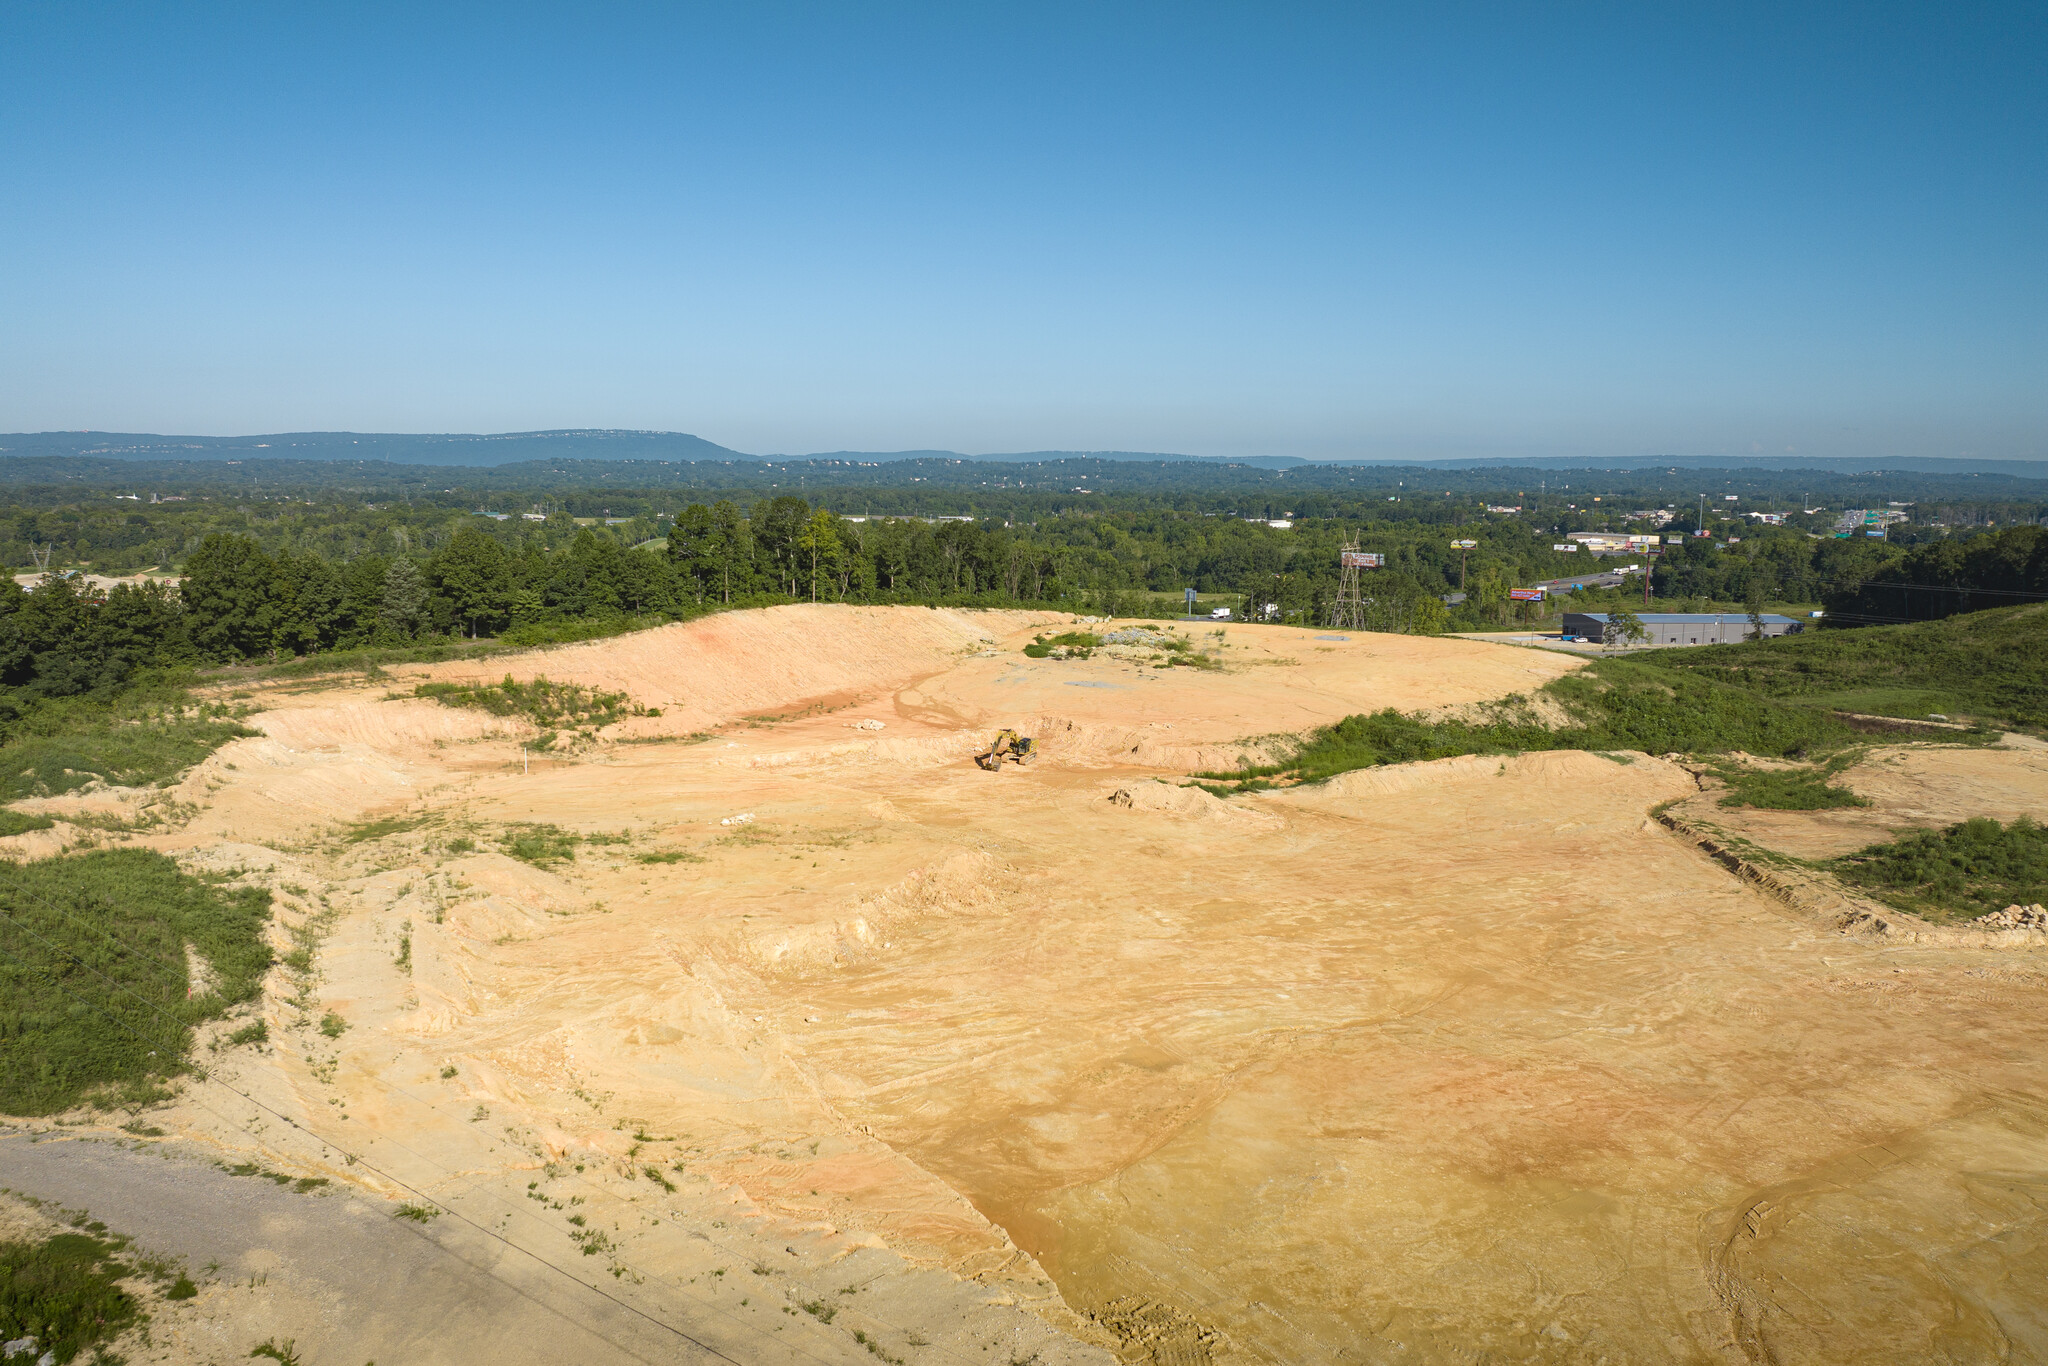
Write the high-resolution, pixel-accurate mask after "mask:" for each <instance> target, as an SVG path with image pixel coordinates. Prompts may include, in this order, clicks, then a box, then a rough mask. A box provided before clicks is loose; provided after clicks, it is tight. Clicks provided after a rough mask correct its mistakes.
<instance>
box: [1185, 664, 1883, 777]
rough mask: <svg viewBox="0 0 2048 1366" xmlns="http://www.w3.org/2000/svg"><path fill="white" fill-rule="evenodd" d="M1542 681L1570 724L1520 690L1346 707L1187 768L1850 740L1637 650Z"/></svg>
mask: <svg viewBox="0 0 2048 1366" xmlns="http://www.w3.org/2000/svg"><path fill="white" fill-rule="evenodd" d="M1543 692H1544V695H1545V697H1546V699H1547V700H1549V701H1550V702H1553V703H1555V704H1556V705H1557V706H1558V707H1559V708H1561V709H1562V710H1563V711H1564V713H1565V714H1566V716H1568V717H1569V718H1570V720H1569V722H1568V723H1567V724H1565V725H1561V726H1552V725H1550V724H1548V723H1547V722H1546V721H1545V720H1544V719H1543V717H1542V715H1541V714H1540V713H1539V712H1538V711H1537V709H1536V708H1535V707H1534V706H1533V705H1532V704H1531V703H1530V701H1529V699H1527V698H1525V697H1519V696H1516V697H1509V698H1506V699H1503V700H1502V701H1500V702H1496V703H1493V704H1491V705H1489V706H1487V707H1484V708H1481V709H1480V710H1479V713H1478V714H1477V715H1476V716H1475V717H1474V718H1472V719H1468V720H1443V721H1438V720H1430V719H1428V718H1426V717H1423V716H1420V715H1410V714H1404V713H1401V712H1398V711H1395V710H1393V709H1391V708H1389V709H1387V710H1384V711H1379V712H1373V713H1370V714H1364V715H1358V716H1347V717H1345V718H1344V719H1343V720H1342V721H1339V722H1338V723H1337V724H1335V725H1333V726H1325V727H1323V728H1322V729H1320V730H1317V731H1315V732H1314V733H1313V734H1311V735H1310V736H1309V737H1308V739H1306V740H1304V741H1301V742H1299V743H1298V744H1297V746H1296V748H1295V751H1294V753H1293V754H1292V755H1291V756H1290V757H1289V758H1287V759H1285V760H1283V761H1282V762H1279V763H1275V764H1267V765H1246V766H1245V767H1242V768H1240V769H1237V770H1235V771H1223V772H1210V773H1198V774H1196V775H1195V776H1196V777H1197V778H1198V779H1204V780H1208V782H1207V784H1205V786H1206V787H1207V790H1209V791H1212V792H1216V793H1218V794H1219V795H1222V794H1227V793H1229V792H1232V791H1247V790H1252V789H1256V788H1259V787H1270V786H1276V785H1279V784H1284V783H1301V782H1321V781H1322V780H1324V779H1326V778H1332V777H1335V776H1336V775H1337V774H1339V773H1348V772H1350V771H1351V770H1353V769H1359V768H1371V767H1375V766H1377V765H1380V764H1404V763H1413V762H1415V761H1417V760H1423V759H1446V758H1450V757H1452V756H1454V755H1460V754H1520V753H1526V752H1530V751H1536V750H1556V749H1582V750H1592V751H1596V752H1598V751H1618V750H1638V751H1641V752H1643V753H1647V754H1669V753H1680V754H1715V753H1727V752H1729V751H1731V750H1742V751H1744V752H1746V753H1750V754H1762V755H1768V756H1771V757H1774V758H1808V757H1814V756H1818V755H1822V754H1826V753H1828V752H1830V751H1833V750H1836V749H1840V748H1842V747H1844V746H1846V745H1847V744H1849V743H1850V742H1851V741H1852V740H1854V739H1855V732H1854V731H1853V730H1851V729H1850V728H1849V727H1848V726H1847V725H1846V724H1844V723H1843V722H1842V721H1841V720H1839V719H1837V718H1836V717H1834V716H1832V715H1830V714H1829V713H1827V712H1825V711H1821V710H1818V709H1815V708H1811V707H1797V706H1790V705H1787V704H1785V703H1782V702H1775V701H1772V700H1770V699H1768V698H1760V697H1758V696H1757V695H1756V694H1754V693H1751V692H1748V691H1745V690H1744V689H1741V688H1737V687H1732V686H1729V685H1727V684H1723V683H1719V682H1716V681H1714V680H1712V679H1708V678H1700V677H1693V676H1690V675H1686V674H1677V675H1671V674H1665V673H1659V672H1656V671H1654V670H1652V669H1649V668H1646V667H1644V666H1643V665H1641V664H1639V663H1637V662H1635V661H1634V660H1624V659H1602V660H1595V661H1594V662H1593V663H1591V664H1589V665H1588V666H1587V667H1586V668H1584V669H1582V670H1579V671H1577V672H1575V673H1571V674H1567V675H1565V676H1564V677H1562V678H1558V679H1553V680H1552V681H1551V682H1550V683H1548V684H1546V685H1544V688H1543ZM1276 780H1277V782H1276ZM1218 784H1220V786H1219V785H1218Z"/></svg>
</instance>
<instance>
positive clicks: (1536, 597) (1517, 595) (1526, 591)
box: [1508, 588, 1543, 602]
mask: <svg viewBox="0 0 2048 1366" xmlns="http://www.w3.org/2000/svg"><path fill="white" fill-rule="evenodd" d="M1508 597H1509V598H1510V599H1511V600H1512V601H1515V602H1541V601H1543V590H1542V589H1540V588H1510V589H1509V590H1508Z"/></svg>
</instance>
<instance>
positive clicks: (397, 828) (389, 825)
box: [341, 816, 433, 844]
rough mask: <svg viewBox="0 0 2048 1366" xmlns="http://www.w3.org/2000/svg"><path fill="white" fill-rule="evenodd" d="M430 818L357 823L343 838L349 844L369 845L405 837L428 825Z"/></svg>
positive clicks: (344, 832) (419, 817)
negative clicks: (396, 836) (394, 837)
mask: <svg viewBox="0 0 2048 1366" xmlns="http://www.w3.org/2000/svg"><path fill="white" fill-rule="evenodd" d="M432 819H433V818H432V817H430V816H378V817H376V818H375V819H373V820H367V821H356V822H354V823H353V824H351V825H349V826H347V827H345V828H344V829H343V830H342V832H341V838H342V840H343V841H344V842H346V843H348V844H367V843H369V842H370V841H371V840H381V839H386V838H389V837H390V836H392V835H403V834H406V833H407V832H409V831H413V830H417V829H419V828H420V827H421V826H423V825H426V824H428V823H429V822H430V821H431V820H432Z"/></svg>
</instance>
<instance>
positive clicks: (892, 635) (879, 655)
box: [408, 604, 1068, 735]
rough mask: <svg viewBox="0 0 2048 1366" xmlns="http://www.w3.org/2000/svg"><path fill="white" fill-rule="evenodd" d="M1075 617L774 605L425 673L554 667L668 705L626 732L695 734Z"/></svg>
mask: <svg viewBox="0 0 2048 1366" xmlns="http://www.w3.org/2000/svg"><path fill="white" fill-rule="evenodd" d="M1066 620H1068V618H1067V617H1066V616H1064V615H1062V614H1058V613H1052V612H978V611H964V610H953V609H943V610H931V609H926V608H914V609H913V608H902V607H845V606H838V605H822V604H821V605H815V606H812V605H799V606H794V607H771V608H768V609H766V610H765V611H759V612H722V613H719V614H718V615H716V616H709V617H702V618H700V619H698V620H696V621H692V622H685V623H682V624H679V625H675V626H663V627H659V628H657V629H655V630H652V631H639V632H636V633H634V634H632V635H628V636H621V637H618V638H616V639H612V640H599V641H590V642H587V643H585V644H580V645H564V646H559V647H556V648H554V649H549V650H537V651H534V652H533V653H531V654H522V655H517V656H514V657H512V658H510V659H504V658H500V659H494V660H490V661H487V662H476V663H470V662H462V663H452V664H441V665H435V666H433V667H431V668H428V669H425V670H422V674H423V675H425V676H431V677H433V678H435V679H438V680H444V681H473V680H491V679H497V678H502V677H503V676H504V675H505V674H507V673H510V674H511V675H512V676H513V677H514V678H517V679H520V680H522V681H525V680H528V679H531V678H533V677H534V676H536V675H539V674H545V675H546V676H547V677H548V678H550V679H553V680H554V681H555V682H557V683H580V684H583V685H584V686H586V687H592V688H599V689H603V690H605V691H607V692H624V693H626V694H628V695H629V696H631V697H632V699H633V700H634V701H635V702H636V703H638V704H640V705H641V706H646V707H655V708H659V709H660V711H661V713H662V714H661V716H660V717H659V718H656V719H644V720H641V721H636V722H634V723H632V724H631V725H629V726H628V727H626V728H625V733H626V734H629V735H630V734H647V735H654V734H687V733H689V732H691V731H696V730H703V729H708V728H710V727H712V726H717V725H721V724H723V723H725V722H728V721H733V720H736V719H739V718H741V717H744V716H752V715H758V714H761V713H764V712H771V711H778V710H782V709H787V708H794V707H800V706H801V705H802V704H805V703H810V702H819V703H822V704H823V705H824V706H826V707H831V706H834V705H844V704H846V703H849V702H851V701H853V700H854V699H856V698H858V697H860V696H862V695H864V694H869V693H872V692H874V691H876V690H879V689H885V688H895V687H901V686H902V685H904V684H905V683H908V682H909V681H911V680H912V679H915V678H918V677H920V676H923V675H926V674H931V673H935V672H937V671H938V670H940V669H943V668H945V667H947V666H948V665H949V664H953V663H955V662H957V661H958V660H959V659H960V658H961V657H962V656H963V655H969V654H973V653H974V652H976V651H978V650H992V649H994V648H996V647H997V646H998V645H999V644H1001V643H1003V642H1004V641H1005V640H1006V639H1007V638H1008V637H1011V636H1014V635H1016V634H1017V633H1019V632H1024V631H1029V630H1032V629H1034V628H1038V627H1043V626H1047V625H1051V624H1053V623H1056V622H1065V621H1066ZM410 676H411V671H410V670H408V677H410Z"/></svg>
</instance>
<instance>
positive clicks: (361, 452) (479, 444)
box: [0, 427, 2048, 479]
mask: <svg viewBox="0 0 2048 1366" xmlns="http://www.w3.org/2000/svg"><path fill="white" fill-rule="evenodd" d="M65 456H84V457H91V458H95V459H102V460H132V461H163V460H220V461H242V460H317V461H337V460H347V461H362V460H368V461H384V462H389V463H391V464H397V465H443V466H499V465H515V464H529V463H533V462H545V461H549V460H564V461H567V460H576V461H585V460H598V461H735V462H737V461H746V462H750V463H774V462H778V461H817V462H832V461H841V462H846V463H849V464H861V465H867V464H894V463H896V462H898V461H911V460H956V461H973V462H976V463H991V464H1041V463H1046V462H1051V461H1059V460H1088V461H1104V460H1106V461H1116V462H1125V463H1146V464H1151V463H1159V464H1193V465H1200V466H1205V467H1209V468H1215V467H1218V466H1227V465H1238V466H1245V467H1249V468H1252V469H1262V470H1288V469H1295V468H1298V467H1304V466H1306V467H1310V468H1330V467H1343V466H1367V467H1376V468H1391V467H1395V466H1412V467H1415V468H1417V469H1441V470H1474V469H1508V468H1515V469H1536V470H1584V469H1598V470H1653V469H1660V468H1662V469H1724V470H1799V469H1811V470H1817V471H1827V472H1830V473H1865V472H1873V471H1880V470H1883V471H1892V470H1896V471H1908V472H1914V473H1922V474H1976V473H1981V474H2002V475H2009V476H2011V477H2013V478H2016V479H2048V460H1977V459H1968V458H1959V457H1946V456H1799V455H1714V456H1677V455H1645V456H1574V455H1544V456H1521V457H1514V456H1492V457H1487V456H1479V457H1461V458H1457V459H1420V458H1418V459H1403V458H1401V457H1394V456H1374V457H1357V458H1349V459H1340V460H1304V459H1302V458H1301V457H1299V456H1292V455H1262V456H1218V455H1177V454H1173V453H1170V452H1163V451H1014V452H1005V453H988V454H981V455H968V454H964V453H962V452H960V451H819V452H813V453H809V454H804V455H752V454H749V453H747V452H745V451H736V450H733V449H731V448H730V447H726V446H721V445H719V444H718V443H717V442H714V441H706V440H705V439H704V438H703V437H701V436H693V435H691V434H690V433H688V432H655V431H632V430H620V429H613V428H594V427H592V428H563V429H560V430H556V431H543V432H497V433H465V432H441V433H402V432H278V433H272V434H269V435H262V436H164V435H158V434H156V433H149V432H11V433H4V434H0V459H5V458H17V459H18V458H49V457H65Z"/></svg>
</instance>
